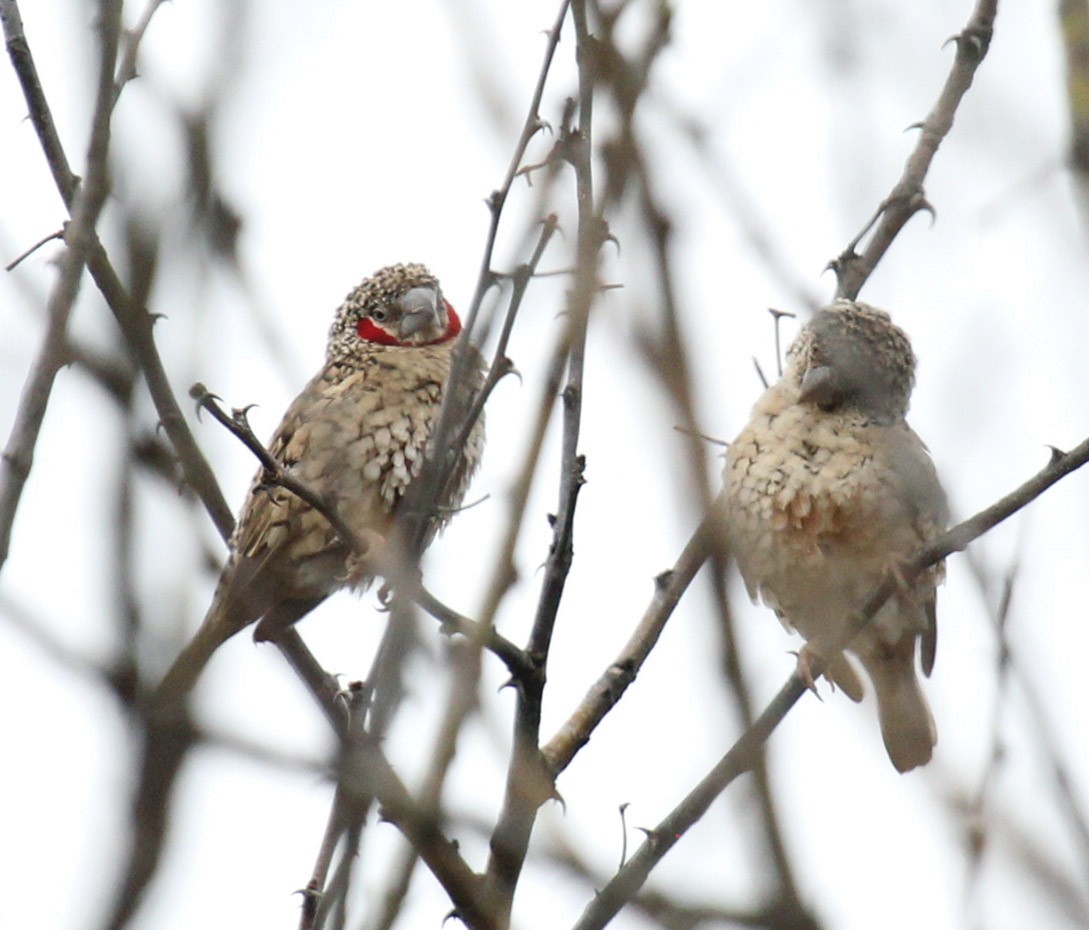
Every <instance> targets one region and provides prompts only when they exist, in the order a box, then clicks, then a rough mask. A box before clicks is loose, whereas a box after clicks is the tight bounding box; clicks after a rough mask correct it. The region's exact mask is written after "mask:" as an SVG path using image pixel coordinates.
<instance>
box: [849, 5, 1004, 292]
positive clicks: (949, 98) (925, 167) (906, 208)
mask: <svg viewBox="0 0 1089 930" xmlns="http://www.w3.org/2000/svg"><path fill="white" fill-rule="evenodd" d="M997 12H998V0H977V3H976V7H975V9H974V10H973V11H972V17H971V19H970V20H969V21H968V25H967V26H965V27H964V29H963V31H962V32H961V33H960V34H959V35H957V36H954V37H953V39H952V40H951V41H953V42H955V43H956V46H957V52H956V55H955V57H954V58H953V67H952V69H951V70H950V72H949V77H948V78H946V81H945V85H944V86H943V87H942V90H941V94H940V95H939V96H938V101H937V103H935V104H934V108H933V109H932V110H931V111H930V113H929V114H928V115H927V117H926V119H925V120H924V121H923V122H922V123H920V124H918V128H919V129H920V133H919V141H918V142H917V143H916V144H915V148H914V149H913V150H912V152H911V154H910V155H909V156H908V160H907V163H906V164H905V165H904V172H903V174H902V175H901V176H900V180H898V181H897V182H896V184H895V185H894V186H893V188H892V190H891V191H890V192H889V195H888V196H887V197H886V198H885V199H884V201H882V203H881V206H879V207H878V208H877V212H876V213H875V214H874V215H873V216H872V217H871V218H870V220H869V222H867V224H866V225H865V226H864V227H863V228H862V230H861V231H860V232H859V234H858V235H857V236H855V238H854V239H852V240H851V241H850V242H849V243H848V244H847V247H846V248H845V249H844V250H843V252H842V253H840V255H839V256H838V257H837V258H835V259H833V260H832V261H831V262H830V263H829V265H830V267H831V268H832V269H833V270H834V271H835V273H836V280H837V286H836V297H846V298H848V299H851V300H853V299H854V298H856V297H857V296H858V292H859V291H860V290H861V289H862V285H863V284H865V283H866V280H867V279H868V278H869V276H870V274H871V273H872V272H873V270H874V268H876V267H877V263H878V262H879V261H881V259H882V257H883V256H884V254H885V252H887V251H888V248H889V246H890V245H892V242H893V240H894V239H895V238H896V236H897V235H898V234H899V232H900V230H901V229H903V228H904V224H905V223H907V221H908V220H909V219H911V217H913V216H914V215H915V214H916V213H918V212H919V211H920V210H927V211H930V212H933V208H932V207H931V206H930V204H928V203H927V201H926V195H925V194H924V193H923V180H924V179H925V178H926V173H927V171H929V170H930V163H931V162H932V161H933V160H934V156H935V154H937V151H938V146H939V145H941V143H942V140H943V139H945V137H946V136H947V135H948V134H949V130H950V129H952V127H953V117H954V116H955V115H956V112H957V107H958V106H959V105H960V101H961V98H963V97H964V95H965V94H966V93H967V92H968V88H969V87H971V86H972V79H973V78H974V77H975V73H976V69H977V68H978V67H979V65H980V63H981V62H982V61H983V58H984V56H985V55H986V54H987V49H988V47H989V46H990V43H991V35H992V34H993V32H994V19H995V14H996V13H997ZM871 230H873V235H872V236H870V241H869V243H868V244H867V245H866V247H865V248H864V249H863V251H862V254H861V255H860V254H858V252H857V251H856V250H857V248H858V246H859V245H860V244H861V242H862V240H863V239H864V238H866V236H867V235H868V234H869V233H870V231H871Z"/></svg>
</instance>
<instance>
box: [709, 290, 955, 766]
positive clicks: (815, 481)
mask: <svg viewBox="0 0 1089 930" xmlns="http://www.w3.org/2000/svg"><path fill="white" fill-rule="evenodd" d="M915 367H916V358H915V353H914V352H913V351H912V347H911V342H910V341H909V339H908V337H907V335H906V334H905V333H904V331H903V330H902V329H900V328H899V327H898V326H896V325H895V324H894V323H893V322H892V319H891V317H890V316H889V314H888V313H887V312H885V311H884V310H880V309H878V308H876V307H873V306H870V305H868V304H865V303H862V302H858V301H853V300H843V299H840V300H836V301H834V302H833V303H832V304H830V305H829V306H827V307H824V308H823V309H821V310H819V311H818V312H817V313H816V314H814V316H813V317H812V319H811V320H810V321H809V322H808V323H807V324H806V325H805V326H803V327H802V328H801V330H800V331H799V333H798V335H797V337H796V338H795V340H794V342H793V343H792V344H791V346H790V349H789V350H788V352H787V360H786V366H785V369H784V370H783V373H782V375H781V377H780V379H779V380H778V381H777V382H776V383H774V384H772V385H771V386H770V387H768V388H767V389H766V390H765V391H764V393H763V394H762V395H761V396H760V398H759V399H758V400H757V402H756V404H755V405H754V407H753V409H752V413H751V416H750V418H749V421H748V423H747V424H746V425H745V427H744V428H743V429H742V430H741V432H740V433H739V434H738V436H737V438H736V439H735V440H734V441H733V442H732V443H730V444H729V447H728V449H727V453H726V464H725V468H724V482H723V492H722V495H721V498H720V501H721V504H720V506H721V507H722V514H721V517H722V520H723V524H724V527H725V530H724V532H725V536H726V539H727V541H728V545H729V551H730V553H731V554H732V555H733V556H734V558H735V559H736V561H737V564H738V567H739V569H740V571H741V575H742V578H743V580H744V582H745V585H746V587H747V589H748V593H749V596H750V597H751V598H752V600H753V601H754V603H755V602H757V600H758V599H759V600H763V602H764V603H765V604H767V605H768V606H769V607H771V608H772V609H773V610H774V611H775V613H776V614H777V615H778V616H779V618H780V620H781V621H783V623H784V625H786V626H787V628H788V629H793V630H796V631H797V632H799V633H800V634H801V635H802V636H803V637H804V638H805V640H806V645H805V647H803V650H802V652H801V653H799V673H800V674H801V675H802V677H803V679H805V678H806V677H807V675H808V683H809V684H810V685H811V684H812V675H811V673H810V672H808V664H809V660H810V659H811V658H817V659H818V660H819V661H820V662H821V663H823V664H824V667H825V669H826V671H825V674H826V676H827V677H829V678H830V679H831V680H832V682H833V683H834V684H835V685H837V686H838V687H839V688H840V689H841V690H842V691H843V692H845V693H846V694H847V695H848V697H850V698H851V699H852V700H854V701H860V700H861V699H862V697H863V686H862V682H861V681H860V679H859V676H858V674H857V673H856V671H855V669H854V668H853V667H852V665H851V664H850V662H849V661H848V660H847V659H846V658H845V657H844V655H843V653H842V652H840V651H839V650H838V649H835V648H834V647H832V646H831V645H830V644H832V643H835V642H841V641H842V636H843V634H844V632H845V630H846V623H847V621H848V618H849V617H850V616H851V614H852V613H853V612H856V611H857V610H858V609H859V608H861V606H862V605H863V603H864V602H865V600H866V599H867V597H868V596H869V595H871V594H872V593H873V591H874V590H875V589H876V588H877V587H878V585H879V584H880V583H881V582H882V581H883V580H884V579H885V578H886V576H887V574H888V573H889V572H890V571H891V572H892V573H893V577H894V578H898V579H899V580H900V582H901V584H900V585H899V586H898V590H897V591H896V593H895V594H894V595H893V596H892V597H890V599H889V600H888V601H887V602H886V603H885V604H884V606H883V607H882V608H881V609H880V610H879V611H878V612H877V614H876V616H875V617H874V618H873V620H872V621H871V622H870V623H869V624H868V625H867V626H866V627H865V628H863V630H862V631H861V632H860V633H859V634H858V635H857V636H856V637H855V638H854V640H853V641H852V642H851V643H850V644H849V648H848V651H849V652H851V653H853V654H854V655H855V656H856V657H857V658H858V660H859V661H860V663H861V665H862V668H863V669H864V670H865V672H866V675H867V676H868V678H869V679H870V681H871V683H872V685H873V689H874V692H875V694H876V698H877V705H878V721H879V723H880V727H881V734H882V738H883V740H884V744H885V749H886V751H887V753H888V756H889V759H890V760H891V761H892V764H893V766H894V767H895V768H896V769H897V771H899V772H907V771H910V770H912V769H914V768H917V767H918V766H922V765H925V764H926V763H927V762H929V761H930V759H931V757H932V755H933V751H934V746H935V744H936V743H937V730H936V728H935V724H934V717H933V715H932V713H931V711H930V707H929V706H928V704H927V701H926V697H925V695H924V694H923V690H922V686H921V683H920V680H919V676H918V674H917V672H916V653H917V651H918V653H919V662H920V665H921V668H922V671H923V673H924V674H925V675H927V676H929V675H930V673H931V670H932V669H933V666H934V657H935V652H936V647H937V621H936V602H937V586H938V585H939V584H940V583H941V582H942V580H943V579H944V564H942V563H939V564H937V565H935V566H933V567H932V568H930V569H928V570H927V571H925V572H924V573H922V574H921V575H919V576H918V577H917V578H916V579H915V580H914V581H913V582H912V583H911V584H910V585H909V584H906V583H903V576H902V575H901V574H899V571H898V567H899V566H902V565H903V564H904V561H905V560H906V559H907V558H908V557H909V556H911V555H912V554H913V553H914V552H915V551H916V550H918V549H919V548H920V547H921V546H922V545H924V544H925V543H927V542H928V541H930V540H932V539H933V538H935V537H936V536H937V535H938V534H940V533H941V532H943V531H944V529H945V527H946V525H947V523H948V520H949V508H948V504H947V501H946V496H945V492H944V491H943V489H942V485H941V483H940V481H939V479H938V474H937V471H936V469H935V467H934V464H933V462H932V460H931V457H930V453H929V452H928V450H927V447H926V446H925V445H924V444H923V441H922V440H921V439H920V438H919V437H918V435H916V433H915V432H914V431H913V430H912V428H911V427H910V426H909V425H908V423H907V420H906V416H907V412H908V406H909V403H910V400H911V393H912V389H913V388H914V384H915ZM917 644H918V650H917V648H916V647H917Z"/></svg>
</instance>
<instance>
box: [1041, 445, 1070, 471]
mask: <svg viewBox="0 0 1089 930" xmlns="http://www.w3.org/2000/svg"><path fill="white" fill-rule="evenodd" d="M1046 448H1048V449H1050V450H1051V460H1050V461H1049V462H1048V465H1049V466H1050V465H1057V464H1058V463H1059V462H1061V461H1062V460H1063V459H1065V458H1066V453H1065V452H1063V450H1062V449H1060V448H1059V447H1058V446H1052V445H1048V446H1047V447H1046Z"/></svg>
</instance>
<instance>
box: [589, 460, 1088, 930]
mask: <svg viewBox="0 0 1089 930" xmlns="http://www.w3.org/2000/svg"><path fill="white" fill-rule="evenodd" d="M1087 462H1089V439H1086V440H1085V441H1084V442H1082V443H1081V445H1079V446H1078V447H1077V448H1075V449H1073V450H1071V451H1070V452H1066V453H1064V452H1060V451H1058V450H1055V453H1054V455H1053V456H1052V459H1051V461H1050V462H1049V463H1048V465H1047V467H1045V468H1044V469H1042V470H1041V471H1040V472H1039V473H1037V474H1036V475H1035V476H1034V477H1032V478H1030V479H1029V480H1028V481H1026V482H1025V483H1024V484H1022V485H1021V486H1020V487H1019V488H1017V489H1016V490H1014V491H1013V492H1011V493H1010V494H1008V495H1006V496H1005V497H1003V498H1002V499H1001V500H999V501H997V502H996V503H994V504H992V505H991V506H990V507H988V508H986V509H985V510H982V511H980V512H979V513H977V514H976V515H975V516H974V517H972V518H970V519H968V520H965V521H964V522H963V523H960V524H958V525H957V526H955V527H953V528H952V529H950V530H948V531H947V532H945V533H943V534H941V535H940V536H937V537H935V538H934V539H933V540H932V541H931V542H930V543H928V544H927V545H926V546H923V547H922V548H921V549H919V550H918V551H917V552H916V553H915V555H913V556H912V557H911V558H910V559H907V560H906V561H905V562H904V563H903V564H902V565H901V566H899V572H889V573H887V575H886V577H885V579H884V581H883V582H882V583H881V584H880V585H879V586H878V587H877V589H876V590H875V591H874V592H873V594H872V595H871V596H870V597H869V598H868V599H867V601H866V603H865V604H864V605H863V606H862V607H861V608H860V609H859V610H858V611H857V612H856V613H855V614H854V615H853V616H852V617H850V618H849V621H848V623H847V624H846V625H845V634H844V636H843V639H842V641H841V642H838V643H834V644H832V649H831V650H830V654H834V651H838V650H839V649H842V648H843V647H845V646H847V645H848V644H849V643H850V641H851V640H852V639H853V638H854V637H855V636H856V635H857V634H858V632H859V631H860V630H861V629H862V628H863V627H864V626H865V625H866V624H867V623H869V622H870V620H871V619H872V618H873V616H874V615H875V614H876V613H877V611H878V610H880V609H881V607H882V606H883V605H884V603H885V601H887V600H888V599H889V598H890V597H891V596H892V595H893V594H895V593H896V592H897V591H898V590H900V589H901V586H902V585H905V584H906V585H910V584H911V583H912V582H913V581H914V580H915V579H916V578H917V577H918V576H919V575H920V574H921V573H922V572H924V571H925V570H926V569H927V568H929V567H930V566H931V565H935V564H937V563H938V562H940V561H941V560H942V559H944V558H945V557H946V556H949V555H952V554H953V553H954V552H960V551H961V550H962V549H964V548H965V547H966V546H967V545H968V544H969V543H971V542H972V541H973V540H975V539H977V538H978V537H980V536H982V535H983V534H984V533H986V532H987V531H988V530H990V529H992V528H993V527H995V526H997V525H998V524H999V523H1001V522H1002V521H1003V520H1005V519H1007V518H1008V517H1010V516H1012V515H1013V514H1015V513H1016V512H1017V511H1018V510H1021V509H1022V508H1023V507H1025V506H1027V505H1028V504H1030V503H1031V502H1032V501H1034V500H1035V499H1036V498H1037V497H1039V496H1040V495H1041V494H1043V493H1044V491H1046V490H1047V489H1048V488H1050V487H1051V486H1052V485H1053V484H1055V483H1056V482H1057V481H1059V480H1061V479H1062V478H1064V477H1066V475H1068V474H1070V473H1071V472H1072V471H1075V470H1076V469H1078V468H1081V467H1082V466H1083V465H1085V464H1086V463H1087ZM897 576H899V577H897ZM833 650H834V651H833ZM819 673H820V669H815V670H814V674H815V675H816V674H819ZM805 691H806V685H805V684H804V683H803V682H802V680H801V678H800V677H799V676H798V673H797V671H795V672H794V673H793V674H792V675H791V677H790V678H789V679H788V680H787V682H786V683H785V684H784V685H783V687H782V688H781V689H780V691H779V693H778V694H777V695H776V696H775V697H774V698H773V699H772V701H771V703H770V704H768V706H767V707H766V708H765V709H764V711H763V712H762V713H761V714H760V716H759V717H758V718H757V719H756V720H755V721H754V723H753V725H752V727H750V728H749V729H748V730H747V731H746V732H745V733H744V734H742V736H741V738H740V739H739V740H738V741H737V742H736V743H734V745H733V746H732V747H731V748H730V750H729V751H728V752H727V753H726V755H724V756H723V757H722V759H720V760H719V762H718V763H717V764H716V765H715V766H714V768H712V769H711V771H710V772H709V773H708V774H707V775H706V776H705V777H704V778H703V780H702V781H701V782H700V783H699V784H698V785H697V786H696V787H695V788H694V789H693V790H692V791H691V792H690V793H689V794H688V795H687V796H686V797H685V798H684V800H682V801H681V802H680V804H678V805H677V806H676V807H675V808H674V809H673V810H672V811H671V812H670V813H669V814H667V815H666V817H665V818H664V819H663V820H662V821H661V822H660V823H659V824H658V826H657V827H655V829H654V830H652V831H651V832H650V833H649V835H648V838H647V840H646V841H645V842H644V843H643V845H642V846H641V847H640V848H639V850H638V851H637V852H636V853H635V855H634V856H633V857H632V858H631V859H630V860H628V862H627V864H626V865H625V866H624V867H623V868H621V869H620V871H619V872H618V873H617V874H616V875H615V876H614V877H613V878H612V880H611V881H610V882H609V883H608V884H607V885H606V886H605V887H604V888H603V889H602V890H601V891H600V892H599V893H598V894H597V896H596V897H595V898H594V899H593V901H591V902H590V904H588V905H587V907H586V909H585V910H584V911H583V913H582V917H581V918H580V919H579V921H578V922H577V923H576V924H575V930H599V928H602V927H604V926H605V925H606V924H607V923H608V922H609V921H610V920H612V918H613V917H614V916H615V915H616V914H617V912H618V911H619V910H620V909H621V908H622V907H623V906H624V905H625V904H626V903H627V902H628V901H629V900H631V898H632V896H633V895H634V894H635V893H636V892H637V891H638V890H639V889H640V888H641V887H642V885H643V883H644V882H645V881H646V879H647V876H648V875H649V874H650V872H651V870H652V869H653V868H654V867H655V866H656V865H657V864H658V862H660V861H661V859H662V858H663V857H664V856H665V854H666V853H667V852H669V850H670V849H672V848H673V846H674V845H676V843H677V842H678V841H679V840H680V839H681V837H682V836H684V834H685V833H686V832H687V831H688V829H689V828H690V827H691V826H692V825H693V824H694V823H696V822H697V821H698V820H699V819H700V818H701V817H702V816H703V815H704V814H705V813H706V812H707V809H708V808H709V807H710V806H711V803H712V802H713V801H714V800H715V798H717V797H718V796H719V795H720V794H721V793H722V792H723V791H724V790H725V789H726V788H727V787H728V786H729V785H730V783H731V782H733V781H734V779H736V778H737V777H738V776H739V775H741V774H743V773H744V772H746V771H748V770H749V769H750V768H751V767H752V765H753V761H754V759H755V758H756V754H757V753H758V752H759V748H760V746H761V745H762V744H763V743H764V742H766V741H767V739H768V737H769V736H770V735H771V733H772V732H773V731H774V729H775V728H776V727H777V726H778V725H779V723H780V722H782V720H783V718H784V717H785V716H786V715H787V713H788V712H789V711H790V709H791V708H792V707H793V706H794V705H795V704H796V703H797V702H798V699H799V698H800V697H801V696H802V695H803V694H804V693H805Z"/></svg>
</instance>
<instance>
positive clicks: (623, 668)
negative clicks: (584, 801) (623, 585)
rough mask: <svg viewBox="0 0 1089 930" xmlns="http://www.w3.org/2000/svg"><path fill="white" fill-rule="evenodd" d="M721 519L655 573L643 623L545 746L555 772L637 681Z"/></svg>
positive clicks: (698, 532)
mask: <svg viewBox="0 0 1089 930" xmlns="http://www.w3.org/2000/svg"><path fill="white" fill-rule="evenodd" d="M716 525H717V523H716V521H715V520H714V519H713V518H708V519H706V520H704V521H703V523H701V524H700V526H699V528H698V529H697V530H696V532H695V533H694V534H693V535H692V538H691V539H690V540H689V541H688V544H687V545H686V546H685V547H684V550H683V551H682V552H681V554H680V556H679V557H678V559H677V561H676V563H675V564H674V566H673V567H672V568H671V569H669V570H668V571H664V572H662V573H661V574H660V575H659V576H658V577H657V578H655V579H654V595H653V597H652V598H651V601H650V604H649V605H648V606H647V609H646V610H645V611H644V612H643V616H642V618H641V619H640V621H639V625H638V626H637V627H636V628H635V632H634V633H632V635H631V638H630V639H629V640H628V642H627V643H626V644H625V645H624V648H623V649H621V650H620V653H619V654H618V655H617V657H616V658H615V659H614V660H613V662H612V663H611V664H610V665H609V667H608V668H607V669H605V671H604V672H603V673H602V674H601V677H600V678H599V679H598V680H597V681H596V682H595V683H594V685H593V686H592V687H591V688H590V690H589V691H588V692H587V693H586V696H585V697H584V698H583V699H582V702H581V703H580V704H579V706H578V707H577V708H576V709H575V710H574V712H573V713H572V714H571V715H570V716H569V717H568V718H567V720H566V722H565V723H564V724H563V725H562V726H561V727H560V728H559V730H557V731H556V735H555V736H553V737H552V739H550V740H549V741H548V743H546V744H545V745H544V747H543V748H542V750H541V751H542V753H543V755H544V758H545V763H546V765H547V766H548V770H549V772H551V773H552V776H553V777H556V776H558V775H559V774H560V772H562V771H563V770H564V769H565V768H567V766H568V765H570V764H571V761H572V760H573V759H574V758H575V755H576V754H577V753H578V751H579V750H580V749H582V747H583V746H585V745H586V744H587V743H588V742H589V741H590V736H591V735H592V734H593V732H594V730H595V729H596V728H597V725H598V724H599V723H601V721H602V720H604V719H605V716H606V714H608V712H609V711H610V710H611V709H612V708H613V707H614V706H615V705H616V704H617V702H618V701H619V700H620V698H621V697H623V695H624V692H625V691H626V690H627V688H628V686H629V685H630V684H631V683H632V682H634V681H635V679H636V676H637V675H638V674H639V671H640V669H641V668H642V667H643V663H644V662H645V661H646V659H647V656H648V655H650V652H651V650H652V649H653V648H654V646H655V644H656V643H657V642H658V637H659V636H661V635H662V630H663V629H665V624H666V621H667V620H668V619H669V617H670V615H671V614H672V613H673V609H674V608H675V607H676V606H677V604H678V603H679V602H680V599H681V597H682V596H683V595H684V592H685V591H687V590H688V586H689V585H690V584H691V583H692V579H693V578H695V577H696V572H698V571H699V569H700V566H701V565H703V563H704V562H705V561H706V559H707V555H708V552H709V551H710V548H711V542H710V538H711V536H712V534H713V533H714V529H715V527H716Z"/></svg>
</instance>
